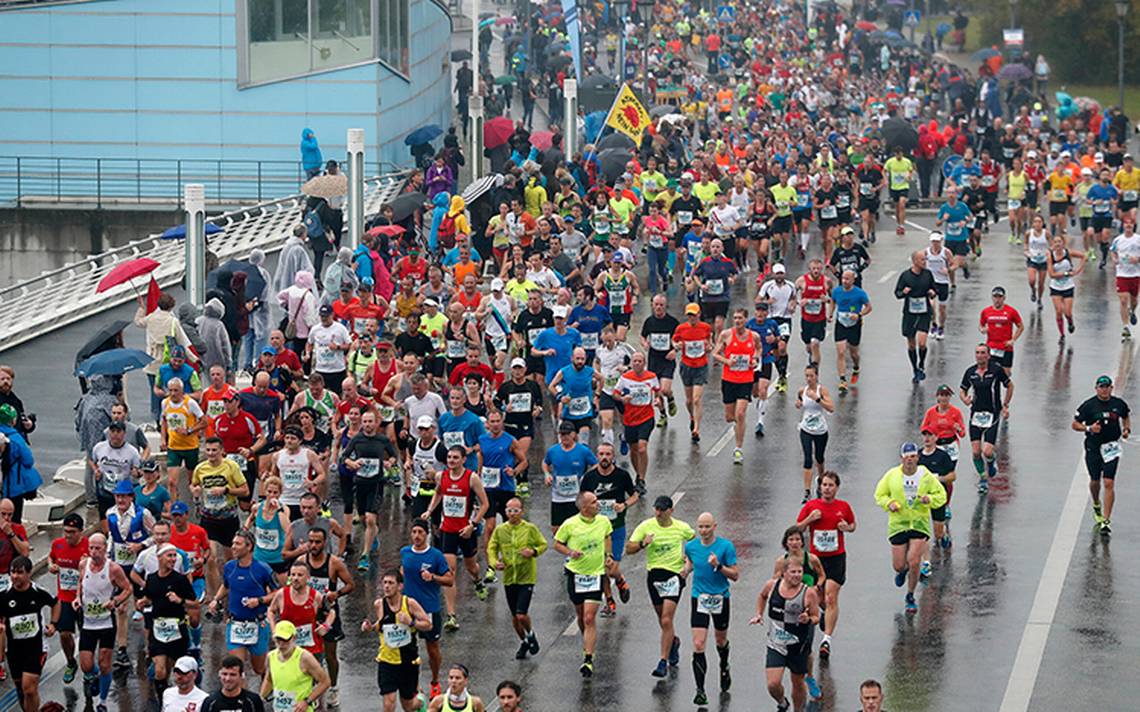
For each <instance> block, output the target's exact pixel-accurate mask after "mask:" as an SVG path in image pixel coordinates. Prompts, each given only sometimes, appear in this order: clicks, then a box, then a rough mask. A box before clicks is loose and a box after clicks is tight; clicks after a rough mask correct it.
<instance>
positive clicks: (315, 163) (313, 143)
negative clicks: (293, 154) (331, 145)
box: [301, 128, 324, 171]
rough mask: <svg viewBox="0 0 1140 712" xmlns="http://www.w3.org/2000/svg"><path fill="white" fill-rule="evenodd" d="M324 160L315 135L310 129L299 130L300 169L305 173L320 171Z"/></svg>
mask: <svg viewBox="0 0 1140 712" xmlns="http://www.w3.org/2000/svg"><path fill="white" fill-rule="evenodd" d="M322 163H324V158H323V157H322V156H321V147H320V145H319V144H318V143H317V134H316V133H314V132H313V130H312V129H310V128H304V129H301V167H302V168H304V169H305V170H306V171H311V170H314V169H315V170H318V171H319V170H320V169H321V164H322Z"/></svg>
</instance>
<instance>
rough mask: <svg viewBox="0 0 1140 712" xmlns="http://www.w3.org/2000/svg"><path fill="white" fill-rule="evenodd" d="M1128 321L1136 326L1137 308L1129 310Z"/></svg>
mask: <svg viewBox="0 0 1140 712" xmlns="http://www.w3.org/2000/svg"><path fill="white" fill-rule="evenodd" d="M1128 323H1129V324H1131V325H1132V326H1136V310H1135V309H1133V310H1132V311H1130V312H1128Z"/></svg>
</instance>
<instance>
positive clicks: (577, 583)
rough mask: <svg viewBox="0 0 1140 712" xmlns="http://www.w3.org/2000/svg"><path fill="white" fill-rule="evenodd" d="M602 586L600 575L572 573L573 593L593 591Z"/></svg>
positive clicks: (598, 589)
mask: <svg viewBox="0 0 1140 712" xmlns="http://www.w3.org/2000/svg"><path fill="white" fill-rule="evenodd" d="M601 588H602V577H601V576H589V575H586V574H574V593H594V592H596V591H600V590H601Z"/></svg>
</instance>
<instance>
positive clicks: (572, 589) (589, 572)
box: [554, 492, 616, 678]
mask: <svg viewBox="0 0 1140 712" xmlns="http://www.w3.org/2000/svg"><path fill="white" fill-rule="evenodd" d="M575 504H576V505H577V507H578V513H577V514H575V515H573V516H572V517H569V518H567V519H565V520H564V521H563V522H562V523H561V526H559V527H558V528H557V529H556V530H555V532H554V550H555V551H557V552H558V553H559V554H562V555H563V556H565V557H568V558H567V560H566V563H565V564H564V573H565V576H566V593H567V594H568V595H569V596H570V602H571V603H572V604H574V612H575V615H576V617H577V621H578V632H580V633H581V634H582V664H581V665H580V666H579V667H578V672H579V673H581V675H582V677H585V678H589V677H593V675H594V649H595V646H596V645H597V640H598V629H597V615H598V606H599V605H601V602H602V577H603V576H606V575H609V576H614V574H613V571H614V568H615V565H616V562H615V561H614V557H613V548H612V547H613V542H612V540H611V538H610V534H611V532H612V531H613V527H612V525H611V524H610V520H609V519H607V518H605V517H599V516H598V498H597V496H596V495H595V494H594V493H593V492H581V493H579V494H578V497H577V500H576V501H575Z"/></svg>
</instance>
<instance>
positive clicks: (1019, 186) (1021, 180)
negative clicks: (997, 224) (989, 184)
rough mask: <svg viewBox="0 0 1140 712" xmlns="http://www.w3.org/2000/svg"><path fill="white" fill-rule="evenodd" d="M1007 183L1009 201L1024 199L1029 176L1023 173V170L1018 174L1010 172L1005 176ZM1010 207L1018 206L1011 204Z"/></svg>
mask: <svg viewBox="0 0 1140 712" xmlns="http://www.w3.org/2000/svg"><path fill="white" fill-rule="evenodd" d="M1006 180H1007V182H1008V183H1009V199H1010V200H1011V201H1013V200H1016V201H1019V202H1020V201H1022V200H1024V199H1025V187H1026V185H1027V184H1028V183H1029V176H1027V175H1025V171H1022V172H1021V173H1020V174H1017V173H1010V174H1009V176H1008V177H1007V178H1006ZM1010 207H1011V208H1014V207H1020V206H1014V205H1011V206H1010Z"/></svg>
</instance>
